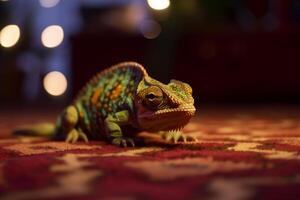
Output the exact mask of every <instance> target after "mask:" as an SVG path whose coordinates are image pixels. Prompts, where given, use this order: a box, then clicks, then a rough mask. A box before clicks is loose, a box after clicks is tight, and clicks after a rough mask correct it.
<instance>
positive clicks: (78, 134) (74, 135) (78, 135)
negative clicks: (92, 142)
mask: <svg viewBox="0 0 300 200" xmlns="http://www.w3.org/2000/svg"><path fill="white" fill-rule="evenodd" d="M78 139H82V140H83V141H85V142H88V141H89V140H88V138H87V136H86V135H85V133H83V132H82V131H80V130H79V131H77V130H76V129H72V130H71V131H70V132H69V133H68V136H67V138H66V140H65V141H66V142H68V143H75V142H77V141H78Z"/></svg>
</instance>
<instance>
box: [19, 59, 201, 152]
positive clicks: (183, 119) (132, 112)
mask: <svg viewBox="0 0 300 200" xmlns="http://www.w3.org/2000/svg"><path fill="white" fill-rule="evenodd" d="M195 111H196V109H195V107H194V99H193V97H192V88H191V87H190V86H189V85H188V84H187V83H183V82H181V81H177V80H171V81H170V83H169V84H167V85H166V84H163V83H161V82H159V81H157V80H155V79H153V78H151V77H150V76H149V75H148V74H147V72H146V70H145V69H144V67H143V66H142V65H140V64H138V63H136V62H123V63H119V64H117V65H114V66H112V67H110V68H108V69H106V70H104V71H102V72H100V73H98V74H97V75H96V76H94V77H93V78H92V79H91V80H90V81H89V82H88V83H87V84H86V86H85V87H84V88H83V89H82V90H81V91H80V92H79V94H78V96H77V98H75V100H74V102H73V103H72V104H71V105H69V106H68V107H67V108H66V109H65V110H64V111H63V112H62V113H61V114H60V116H59V117H58V120H57V123H56V125H55V126H54V125H52V127H53V128H49V127H48V128H46V129H45V128H44V130H43V128H42V127H41V126H40V127H39V126H36V127H35V128H32V130H35V132H36V133H39V132H40V133H41V134H47V135H54V136H56V137H62V138H64V139H65V140H66V142H76V141H77V140H78V139H82V140H84V141H86V142H87V141H88V138H97V137H101V136H102V138H106V139H107V140H108V141H110V142H111V143H112V144H115V145H118V146H123V147H126V146H134V145H135V139H136V137H135V135H133V136H131V137H130V136H126V135H124V134H123V132H122V129H121V128H122V127H124V126H126V125H130V126H132V127H134V128H135V129H138V130H144V131H149V132H159V133H160V134H161V135H162V137H163V138H164V139H165V140H167V141H173V142H177V141H183V142H187V141H194V140H196V139H195V138H193V137H190V136H186V135H183V134H182V133H181V132H180V130H181V129H182V128H183V127H184V126H185V125H186V124H187V123H188V122H189V120H190V118H191V117H192V116H193V115H194V114H195ZM45 130H46V131H45ZM16 132H18V130H17V131H16ZM19 132H20V130H19ZM21 132H22V131H21ZM42 132H46V133H42Z"/></svg>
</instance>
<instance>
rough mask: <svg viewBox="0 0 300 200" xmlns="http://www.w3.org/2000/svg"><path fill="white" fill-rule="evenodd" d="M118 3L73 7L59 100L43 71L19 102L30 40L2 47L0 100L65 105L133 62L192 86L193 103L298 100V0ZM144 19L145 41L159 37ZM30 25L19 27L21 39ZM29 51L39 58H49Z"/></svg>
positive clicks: (156, 74)
mask: <svg viewBox="0 0 300 200" xmlns="http://www.w3.org/2000/svg"><path fill="white" fill-rule="evenodd" d="M11 1H13V0H11ZM74 2H76V1H74ZM95 2H97V1H95ZM107 2H108V1H107ZM115 2H119V1H115ZM120 2H122V3H106V4H91V5H84V4H82V5H81V4H80V5H79V6H78V10H77V12H78V16H80V19H81V22H80V24H81V25H80V29H79V30H78V31H76V32H72V34H69V35H68V37H67V38H66V39H65V40H67V41H68V44H69V45H68V47H66V49H68V52H69V53H68V54H66V55H68V56H69V57H68V59H69V65H68V66H69V67H68V68H61V69H59V71H62V72H64V73H65V75H66V77H67V78H68V83H69V86H68V90H67V92H66V93H65V94H64V95H62V96H61V97H55V98H53V97H51V96H50V95H48V94H47V93H46V92H45V91H44V90H43V86H42V79H43V76H44V75H45V74H46V73H47V72H48V71H49V70H48V71H47V70H40V71H39V74H40V78H39V79H40V82H39V84H40V85H41V86H39V87H38V92H37V94H38V95H36V96H35V97H34V98H31V99H30V98H29V99H28V98H27V97H24V91H23V92H22V85H23V84H24V81H23V80H24V79H26V76H28V73H27V74H26V75H25V74H24V72H23V71H22V70H20V69H19V68H18V67H17V66H16V65H17V64H18V62H17V57H18V55H19V54H20V53H22V52H24V49H25V50H26V51H28V50H31V49H32V47H30V39H28V38H26V37H23V40H20V44H19V45H18V46H17V47H15V48H14V49H12V50H9V51H8V50H6V49H0V58H1V69H0V77H1V81H0V83H1V85H2V87H1V92H0V98H1V101H2V102H9V103H11V102H16V103H18V102H27V103H28V102H29V104H32V102H34V103H41V104H43V103H45V102H47V103H49V102H50V103H51V102H54V103H55V102H58V104H65V103H67V102H69V101H70V100H71V98H72V96H74V95H75V94H76V93H77V91H78V90H79V89H80V88H81V87H82V86H83V85H84V83H85V82H86V81H87V80H88V79H89V78H90V77H92V76H93V75H94V74H95V73H96V72H98V71H100V70H102V69H104V68H106V67H108V66H110V65H113V64H116V63H117V62H121V61H128V60H131V61H137V62H140V63H141V64H143V65H145V66H146V68H147V70H148V71H149V74H150V75H152V77H154V78H157V79H158V80H161V81H163V82H168V81H169V79H171V78H175V79H179V80H183V81H186V82H188V83H190V84H191V85H192V87H193V90H194V95H195V98H196V100H197V101H196V102H197V103H204V102H208V103H210V102H221V103H222V102H223V103H224V102H246V103H251V102H253V103H256V102H286V103H298V102H299V100H300V95H299V94H300V78H299V77H298V76H299V74H300V59H299V56H298V54H299V52H300V39H299V32H300V3H299V1H297V0H243V1H240V0H229V1H221V0H220V1H218V0H199V1H197V0H187V1H171V4H170V7H169V8H167V9H165V10H161V11H157V10H153V9H151V8H150V7H149V5H148V4H147V2H146V1H145V2H144V4H142V5H141V4H136V2H135V1H125V2H126V3H124V1H120ZM139 2H142V1H139ZM73 4H75V3H73ZM137 5H138V6H137ZM58 6H59V4H58ZM0 9H2V10H4V11H5V12H3V13H6V14H5V16H6V18H9V16H10V11H11V10H12V9H11V8H10V9H9V8H8V7H7V6H6V7H5V6H4V5H3V6H2V7H1V4H0ZM60 12H63V9H62V11H60ZM3 15H4V14H3ZM65 20H68V18H66V19H65ZM139 20H140V21H139ZM147 20H148V21H149V20H151V21H152V22H155V23H157V24H158V26H159V27H158V30H157V27H156V28H155V26H152V27H151V26H150V29H149V30H148V32H149V33H150V35H151V33H152V32H153V31H154V33H155V31H158V35H156V36H155V37H152V38H151V39H149V37H148V36H147V35H145V34H144V32H143V30H142V32H141V26H140V25H141V23H142V25H143V22H144V21H147ZM4 21H5V20H4ZM29 22H30V20H29ZM29 22H28V23H27V26H26V25H25V26H23V27H25V30H27V32H26V31H25V33H27V35H30V30H29V29H28V28H27V29H26V27H28V26H29V27H30V23H29ZM2 24H5V23H4V22H2ZM34 52H35V54H37V55H39V56H40V57H41V58H44V57H45V55H48V54H51V51H44V50H40V49H38V50H35V51H34ZM41 52H42V53H41ZM63 55H64V54H63ZM50 71H51V70H50ZM29 76H30V73H29ZM4 86H5V87H4ZM29 88H30V86H29ZM25 96H26V95H25ZM26 99H27V100H26Z"/></svg>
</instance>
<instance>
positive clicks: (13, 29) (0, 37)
mask: <svg viewBox="0 0 300 200" xmlns="http://www.w3.org/2000/svg"><path fill="white" fill-rule="evenodd" d="M19 39H20V28H19V27H18V26H17V25H14V24H11V25H7V26H5V27H4V28H3V29H2V30H1V32H0V44H1V45H2V46H3V47H6V48H9V47H12V46H14V45H15V44H16V43H17V42H18V41H19Z"/></svg>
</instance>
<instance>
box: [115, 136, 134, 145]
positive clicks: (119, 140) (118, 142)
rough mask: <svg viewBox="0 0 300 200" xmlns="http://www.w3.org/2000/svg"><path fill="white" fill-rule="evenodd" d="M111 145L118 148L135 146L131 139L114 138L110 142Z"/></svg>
mask: <svg viewBox="0 0 300 200" xmlns="http://www.w3.org/2000/svg"><path fill="white" fill-rule="evenodd" d="M112 144H114V145H117V146H120V147H128V146H132V147H134V146H135V144H134V141H133V139H131V138H124V137H120V138H114V139H113V140H112Z"/></svg>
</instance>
